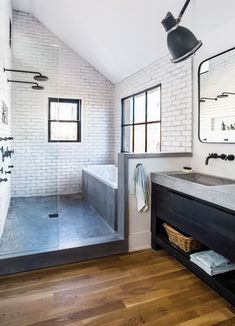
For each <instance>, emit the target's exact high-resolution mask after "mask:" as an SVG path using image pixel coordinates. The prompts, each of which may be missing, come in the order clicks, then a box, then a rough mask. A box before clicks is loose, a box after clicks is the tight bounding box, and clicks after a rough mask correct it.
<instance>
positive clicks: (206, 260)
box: [190, 250, 235, 276]
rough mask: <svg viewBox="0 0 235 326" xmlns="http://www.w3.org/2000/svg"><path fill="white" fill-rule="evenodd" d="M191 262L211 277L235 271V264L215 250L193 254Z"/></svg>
mask: <svg viewBox="0 0 235 326" xmlns="http://www.w3.org/2000/svg"><path fill="white" fill-rule="evenodd" d="M190 260H191V261H192V262H193V263H194V264H196V265H198V266H199V267H201V268H202V269H203V270H204V271H205V272H206V273H207V274H209V275H211V276H213V275H217V274H222V273H226V272H229V271H232V270H235V263H231V262H230V261H229V260H228V259H227V258H225V257H223V256H221V255H219V254H217V252H215V251H213V250H207V251H201V252H196V253H195V254H191V255H190Z"/></svg>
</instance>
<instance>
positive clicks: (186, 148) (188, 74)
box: [114, 55, 192, 160]
mask: <svg viewBox="0 0 235 326" xmlns="http://www.w3.org/2000/svg"><path fill="white" fill-rule="evenodd" d="M133 60H134V58H133ZM158 84H161V85H162V117H161V120H162V124H161V151H164V152H191V150H192V59H189V60H187V61H184V62H181V63H177V64H173V63H171V61H170V57H169V56H168V55H167V56H165V57H163V58H161V59H159V60H157V61H155V62H154V63H153V64H151V65H149V66H147V67H146V68H144V69H142V70H141V71H139V72H137V73H135V74H134V75H132V76H130V77H128V78H127V79H125V80H123V81H121V82H119V83H118V84H116V85H115V110H114V131H115V160H117V157H116V153H118V152H119V151H120V148H121V129H120V125H121V99H122V98H124V97H126V96H129V95H132V94H135V93H138V92H140V91H143V90H145V89H147V88H150V87H153V86H155V85H158Z"/></svg>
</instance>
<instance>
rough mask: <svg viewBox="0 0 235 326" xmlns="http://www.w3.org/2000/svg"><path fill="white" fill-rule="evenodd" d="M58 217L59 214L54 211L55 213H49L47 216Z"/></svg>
mask: <svg viewBox="0 0 235 326" xmlns="http://www.w3.org/2000/svg"><path fill="white" fill-rule="evenodd" d="M57 217H59V214H58V213H56V214H49V218H57Z"/></svg>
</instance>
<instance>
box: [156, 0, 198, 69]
mask: <svg viewBox="0 0 235 326" xmlns="http://www.w3.org/2000/svg"><path fill="white" fill-rule="evenodd" d="M189 2H190V0H187V1H186V2H185V4H184V6H183V8H182V10H181V12H180V14H179V16H178V18H175V17H174V16H173V15H172V13H171V12H168V13H167V15H166V17H165V18H164V19H163V20H162V25H163V27H164V28H165V30H166V32H167V45H168V49H169V51H170V53H171V55H172V59H171V61H172V62H174V63H177V62H180V61H183V60H185V59H187V58H188V57H190V56H191V55H193V54H194V53H195V52H196V51H197V50H198V49H199V48H200V47H201V46H202V41H198V40H197V38H196V37H195V35H194V34H193V33H192V32H191V31H190V30H189V29H187V28H185V27H183V26H180V25H179V24H180V22H181V19H182V17H183V14H184V12H185V10H186V9H187V7H188V5H189Z"/></svg>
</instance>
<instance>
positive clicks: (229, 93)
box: [217, 92, 235, 98]
mask: <svg viewBox="0 0 235 326" xmlns="http://www.w3.org/2000/svg"><path fill="white" fill-rule="evenodd" d="M229 95H235V93H231V92H223V93H222V94H220V95H218V96H217V97H218V98H225V97H229Z"/></svg>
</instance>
